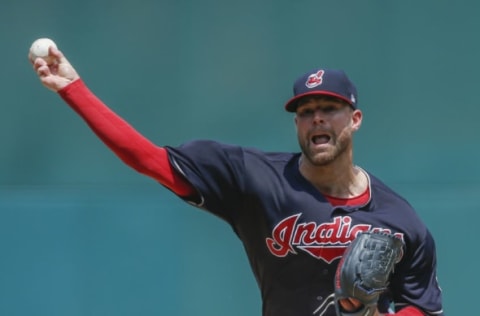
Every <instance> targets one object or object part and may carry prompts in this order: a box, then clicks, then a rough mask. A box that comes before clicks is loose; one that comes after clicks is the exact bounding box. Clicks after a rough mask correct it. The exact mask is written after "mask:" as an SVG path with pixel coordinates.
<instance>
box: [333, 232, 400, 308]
mask: <svg viewBox="0 0 480 316" xmlns="http://www.w3.org/2000/svg"><path fill="white" fill-rule="evenodd" d="M402 256H403V241H402V240H401V239H400V238H397V237H395V236H393V235H390V234H385V233H373V232H364V233H361V234H359V235H358V236H357V237H356V238H355V239H354V240H353V242H352V243H351V244H350V246H349V247H348V248H347V250H346V251H345V253H344V255H343V257H342V259H341V260H340V262H339V264H338V267H337V271H336V273H335V284H334V286H335V308H336V312H337V316H347V315H348V316H371V315H374V313H375V311H376V309H377V301H378V298H379V296H380V294H381V293H382V292H383V291H384V290H385V289H387V286H388V283H389V278H390V274H391V273H392V272H393V269H394V267H395V264H397V263H398V262H399V261H400V260H401V259H402ZM347 298H355V299H357V300H358V301H360V302H361V303H362V306H361V307H360V308H359V309H358V310H356V311H353V312H352V311H344V310H343V309H342V306H341V304H340V303H339V300H341V299H347Z"/></svg>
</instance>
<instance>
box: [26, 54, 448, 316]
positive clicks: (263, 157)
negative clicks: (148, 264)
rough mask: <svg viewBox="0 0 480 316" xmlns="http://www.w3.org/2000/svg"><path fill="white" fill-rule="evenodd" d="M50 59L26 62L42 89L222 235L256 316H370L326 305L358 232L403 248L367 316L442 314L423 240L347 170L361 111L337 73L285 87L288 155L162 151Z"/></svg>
mask: <svg viewBox="0 0 480 316" xmlns="http://www.w3.org/2000/svg"><path fill="white" fill-rule="evenodd" d="M49 54H50V56H51V57H53V58H54V59H55V60H56V62H55V63H53V64H50V65H47V63H46V62H45V61H44V60H43V59H41V58H36V59H35V60H31V62H32V64H33V68H34V70H35V72H36V73H37V75H38V76H39V78H40V81H41V82H42V84H43V85H44V86H46V87H47V88H49V89H51V90H53V91H55V92H56V93H58V95H59V96H60V97H61V98H63V100H64V101H65V102H66V103H67V104H68V105H69V106H70V107H71V108H72V109H73V110H74V111H75V112H76V113H77V114H78V115H79V116H80V117H81V118H82V119H83V120H84V121H85V122H86V123H87V124H88V125H89V127H90V128H91V129H92V130H93V132H94V133H95V134H96V135H97V136H98V137H99V138H100V139H101V140H102V141H103V142H104V143H105V144H106V145H107V146H108V147H109V148H110V149H111V150H112V151H113V152H114V153H115V154H116V155H117V156H118V157H119V158H120V159H122V160H123V161H124V162H125V163H126V164H127V165H128V166H130V167H132V168H134V169H135V170H137V171H138V172H139V173H142V174H144V175H147V176H149V177H151V178H153V179H155V180H156V181H158V182H159V183H161V184H162V185H163V186H165V187H166V188H168V189H169V190H171V191H172V192H173V193H174V194H176V195H178V196H179V197H180V198H182V199H183V200H185V201H186V202H188V203H190V204H192V205H194V206H196V207H198V208H201V209H203V210H205V211H207V212H210V213H212V214H214V215H217V216H218V217H220V218H221V219H223V220H224V221H226V222H227V223H228V224H229V225H231V227H232V228H233V230H234V232H235V233H236V235H237V236H238V238H239V239H240V240H241V242H242V243H243V245H244V248H245V251H246V254H247V256H248V259H249V262H250V266H251V269H252V271H253V273H254V275H255V278H256V280H257V283H258V286H259V288H260V291H261V296H262V303H263V307H262V309H263V310H262V315H263V316H312V315H316V316H333V315H372V314H371V313H370V312H366V311H365V308H363V305H364V302H363V301H362V300H361V299H360V298H359V297H356V295H355V293H353V294H352V296H350V297H348V298H345V297H344V298H341V299H338V300H337V299H336V295H337V294H336V290H335V287H338V288H341V287H342V286H343V284H340V283H341V282H343V281H336V283H338V284H336V285H335V286H334V280H335V274H336V270H337V266H338V263H339V261H340V259H341V258H342V256H343V254H344V252H345V250H346V249H347V247H348V246H349V245H350V244H351V242H352V241H353V240H354V239H355V238H356V237H357V236H358V235H359V234H361V233H365V232H379V233H382V234H389V235H393V236H395V237H396V238H398V239H400V240H402V242H403V243H404V247H403V249H402V257H401V260H400V261H399V262H398V263H396V265H395V267H394V269H393V273H392V274H391V276H390V277H389V279H388V285H387V286H386V287H385V289H384V290H383V291H382V292H381V294H379V295H378V297H377V298H376V300H375V312H374V314H375V315H403V316H406V315H410V316H413V315H444V313H443V311H442V298H441V290H440V287H439V285H438V283H437V278H436V250H435V243H434V239H433V238H432V236H431V234H430V232H429V231H428V229H427V228H426V226H425V225H424V224H423V223H422V221H421V220H420V218H419V217H418V215H417V214H416V213H415V211H414V209H413V208H412V206H411V205H410V204H409V203H408V202H407V201H406V200H405V199H404V198H402V197H401V196H399V195H398V194H397V193H395V192H394V191H392V190H391V189H390V188H389V187H387V186H386V185H385V184H384V183H382V182H381V181H380V180H379V179H378V178H376V177H375V176H374V175H372V174H371V173H369V172H368V171H366V170H364V169H362V168H361V167H359V166H356V165H355V164H354V163H353V135H354V133H355V132H356V131H357V130H358V129H359V128H360V126H361V124H362V111H361V110H360V109H359V107H358V102H357V91H356V89H355V86H354V84H353V83H352V82H351V81H350V80H349V78H348V77H347V75H346V74H345V73H344V72H343V71H341V70H332V69H314V70H312V71H309V72H307V73H305V74H304V75H302V76H301V77H299V78H298V79H297V80H296V81H295V82H294V95H293V98H292V99H290V100H288V102H287V103H286V105H285V109H286V111H288V112H292V113H293V115H294V121H295V126H296V132H297V138H298V142H299V145H300V149H301V151H300V152H298V153H287V152H284V153H281V152H280V153H277V152H276V153H272V152H263V151H261V150H258V149H254V148H246V147H240V146H235V145H230V144H224V143H219V142H215V141H209V140H195V141H190V142H187V143H185V144H183V145H181V146H178V147H169V146H164V147H161V146H157V145H155V144H153V143H152V142H150V141H149V140H148V139H146V138H145V137H144V136H142V135H141V134H140V133H139V132H137V131H136V130H135V129H134V128H133V127H132V126H131V125H129V124H128V123H127V122H126V121H125V120H123V119H122V118H120V117H119V116H118V115H117V114H115V113H114V112H113V111H112V110H111V109H110V108H108V107H107V106H106V105H105V104H104V103H103V102H102V101H101V100H100V99H99V98H97V97H96V96H95V95H94V94H93V93H92V92H91V91H90V90H89V89H88V87H87V85H86V84H85V82H84V81H83V80H82V79H81V78H80V77H79V75H78V73H77V72H76V70H75V69H74V68H73V67H72V65H71V64H70V63H69V62H68V60H67V59H66V58H65V56H64V55H63V54H62V52H61V51H60V50H58V49H56V48H54V47H50V50H49ZM360 252H361V251H360ZM380 267H381V264H380ZM352 282H354V281H352ZM366 291H368V289H366Z"/></svg>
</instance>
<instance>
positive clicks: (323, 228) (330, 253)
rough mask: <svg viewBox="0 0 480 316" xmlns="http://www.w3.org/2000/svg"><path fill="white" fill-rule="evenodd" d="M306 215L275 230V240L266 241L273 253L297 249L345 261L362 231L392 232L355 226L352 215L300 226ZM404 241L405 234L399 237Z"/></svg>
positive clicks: (324, 257)
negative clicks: (346, 254) (343, 257)
mask: <svg viewBox="0 0 480 316" xmlns="http://www.w3.org/2000/svg"><path fill="white" fill-rule="evenodd" d="M301 215H302V214H301V213H299V214H295V215H292V216H290V217H287V218H285V219H283V220H282V221H280V222H279V223H278V224H277V225H276V226H275V227H274V228H273V230H272V237H268V238H266V240H265V241H266V244H267V247H268V249H269V251H270V252H271V253H272V254H273V255H274V256H277V257H285V256H287V255H288V254H292V255H295V254H297V251H296V249H299V250H301V251H305V252H307V253H308V254H310V255H311V256H313V257H315V258H317V259H321V260H323V261H325V262H327V263H331V262H332V261H333V260H335V259H337V258H341V256H342V255H343V253H344V252H345V249H346V248H347V247H348V245H349V244H350V242H351V241H352V240H353V239H355V237H356V235H357V234H358V233H359V232H362V231H375V232H384V233H389V234H391V233H392V232H391V231H390V230H389V229H385V228H379V227H372V225H369V224H356V225H353V223H352V218H351V217H350V216H338V217H334V218H333V220H332V221H331V222H326V223H321V224H318V223H316V222H307V223H300V222H299V218H300V216H301ZM395 235H397V237H399V238H402V239H403V234H401V233H398V234H395Z"/></svg>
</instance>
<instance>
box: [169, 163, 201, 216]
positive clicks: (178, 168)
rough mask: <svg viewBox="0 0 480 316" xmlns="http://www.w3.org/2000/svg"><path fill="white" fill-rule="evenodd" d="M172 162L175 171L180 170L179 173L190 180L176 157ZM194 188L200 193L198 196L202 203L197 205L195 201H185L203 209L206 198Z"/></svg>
mask: <svg viewBox="0 0 480 316" xmlns="http://www.w3.org/2000/svg"><path fill="white" fill-rule="evenodd" d="M171 160H172V162H173V164H174V165H175V169H176V170H178V172H180V173H181V174H182V175H183V176H184V177H185V179H188V178H187V175H186V174H185V172H184V171H183V170H182V168H180V165H179V164H178V163H177V160H176V159H175V158H174V157H172V159H171ZM194 188H195V191H197V192H198V195H199V197H200V202H198V203H196V202H193V201H190V200H187V199H185V201H187V202H188V203H189V204H191V205H193V206H196V207H202V206H203V204H204V203H205V198H204V197H203V194H202V193H201V192H200V191H198V189H197V188H196V187H194Z"/></svg>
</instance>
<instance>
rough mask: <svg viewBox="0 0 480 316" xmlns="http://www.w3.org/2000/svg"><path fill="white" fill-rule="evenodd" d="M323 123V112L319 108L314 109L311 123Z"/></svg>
mask: <svg viewBox="0 0 480 316" xmlns="http://www.w3.org/2000/svg"><path fill="white" fill-rule="evenodd" d="M323 123H325V113H323V111H322V110H321V109H317V110H315V112H314V113H313V124H323Z"/></svg>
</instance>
